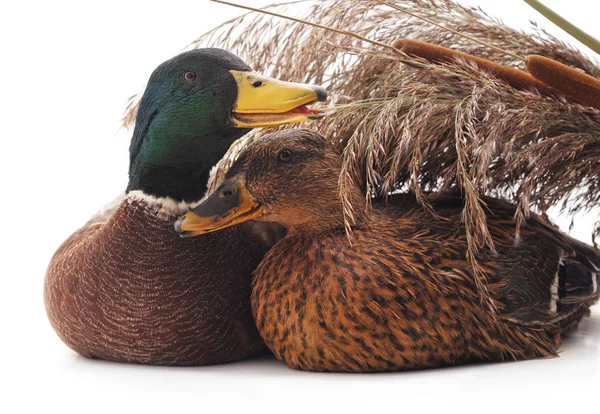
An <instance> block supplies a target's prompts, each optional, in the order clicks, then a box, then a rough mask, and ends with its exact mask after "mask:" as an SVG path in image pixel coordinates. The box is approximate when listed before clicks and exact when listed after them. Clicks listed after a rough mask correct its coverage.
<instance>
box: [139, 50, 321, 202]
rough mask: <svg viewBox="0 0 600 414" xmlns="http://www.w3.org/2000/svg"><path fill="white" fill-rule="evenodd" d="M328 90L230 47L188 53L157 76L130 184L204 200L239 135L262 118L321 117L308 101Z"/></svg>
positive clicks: (145, 102) (143, 111) (144, 107)
mask: <svg viewBox="0 0 600 414" xmlns="http://www.w3.org/2000/svg"><path fill="white" fill-rule="evenodd" d="M325 96H326V94H325V92H324V90H323V89H322V88H320V87H316V86H308V85H301V84H291V83H288V82H280V81H277V80H275V79H270V78H267V77H264V76H261V75H259V74H257V73H255V72H253V71H252V69H251V68H250V67H249V66H248V65H247V64H246V63H244V62H243V61H242V60H241V59H240V58H238V57H237V56H235V55H233V54H231V53H229V52H227V51H225V50H221V49H199V50H193V51H189V52H185V53H182V54H180V55H178V56H176V57H174V58H173V59H170V60H168V61H166V62H164V63H163V64H161V65H160V66H159V67H158V68H157V69H156V70H155V71H154V73H153V74H152V75H151V77H150V80H149V82H148V86H147V88H146V91H145V93H144V96H143V97H142V100H141V102H140V107H139V111H138V115H137V119H136V124H135V130H134V133H133V138H132V141H131V146H130V167H129V185H128V187H127V190H128V191H131V190H142V191H144V192H145V193H147V194H150V195H153V196H156V197H171V198H173V199H175V200H185V201H194V200H198V199H200V198H201V197H202V195H203V193H204V191H205V189H206V182H207V180H208V175H209V171H210V169H211V168H212V166H213V165H215V164H216V163H217V162H218V161H219V159H220V158H221V157H222V156H223V155H224V154H225V152H226V151H227V149H228V148H229V146H230V145H231V143H232V142H233V141H235V140H236V139H238V138H240V137H241V136H242V135H244V134H245V133H246V132H248V131H249V129H250V128H253V127H255V126H267V125H280V124H284V123H290V122H299V121H303V120H306V119H313V118H317V117H320V116H322V114H320V113H317V112H315V111H311V110H307V109H306V107H305V106H304V105H306V104H309V103H312V102H314V101H317V100H323V99H325ZM290 102H291V103H290Z"/></svg>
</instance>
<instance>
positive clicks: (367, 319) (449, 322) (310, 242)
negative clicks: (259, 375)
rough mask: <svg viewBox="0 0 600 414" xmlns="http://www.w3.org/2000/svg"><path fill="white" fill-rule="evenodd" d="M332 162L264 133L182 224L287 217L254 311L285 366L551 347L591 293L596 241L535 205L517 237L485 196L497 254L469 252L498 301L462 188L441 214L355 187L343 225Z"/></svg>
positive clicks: (599, 258)
mask: <svg viewBox="0 0 600 414" xmlns="http://www.w3.org/2000/svg"><path fill="white" fill-rule="evenodd" d="M340 169H341V159H340V155H339V153H337V152H336V150H335V149H334V148H333V147H332V146H331V144H329V143H328V142H327V141H326V140H325V139H324V138H323V137H321V136H319V135H317V134H315V133H312V132H307V131H299V130H295V131H294V130H291V131H282V132H279V133H275V134H269V135H268V136H265V137H263V138H262V139H260V140H258V141H256V142H254V143H253V144H252V145H250V146H249V147H247V148H246V149H245V150H244V151H243V152H242V153H241V154H240V156H239V158H238V159H237V161H236V162H235V163H234V164H233V166H232V167H231V169H230V170H229V172H228V173H227V176H226V180H225V181H224V182H223V184H222V185H221V186H220V187H219V188H218V189H217V190H216V191H215V192H214V193H213V194H212V195H211V196H210V197H209V198H207V199H206V200H204V201H203V202H202V203H201V204H199V205H198V206H197V207H196V208H194V209H193V210H192V211H191V212H189V213H187V214H186V215H185V216H183V217H181V218H180V219H179V220H178V221H177V223H176V228H177V230H178V231H179V232H182V233H183V235H188V236H193V235H199V234H204V235H203V236H201V238H202V237H207V236H210V235H211V234H213V233H212V232H214V231H222V230H223V229H225V231H227V229H228V228H230V226H233V225H235V224H240V223H243V222H246V221H247V220H250V219H252V220H260V221H266V222H268V221H275V222H277V223H280V224H281V225H283V226H284V227H285V228H286V229H287V234H286V236H285V238H283V239H282V240H280V241H278V242H277V243H276V244H275V246H274V247H273V248H272V249H271V250H270V251H269V252H268V253H267V254H266V256H265V257H264V259H263V260H262V262H261V263H260V265H259V266H258V268H257V269H256V271H255V272H254V278H253V291H252V311H253V315H254V318H255V320H256V323H257V327H258V330H259V332H260V334H261V336H262V337H263V339H264V340H265V342H266V344H267V346H268V347H269V348H270V349H271V351H272V352H273V353H274V354H275V356H276V357H277V358H279V359H280V360H282V361H284V362H285V363H286V364H287V365H289V366H290V367H293V368H297V369H303V370H311V371H347V372H372V371H390V370H392V371H393V370H404V369H417V368H427V367H437V366H443V365H453V364H461V363H466V362H473V361H502V360H507V359H512V360H522V359H529V358H536V357H546V356H554V355H556V354H557V350H558V348H559V346H560V344H561V339H562V336H563V335H564V334H565V333H566V332H568V331H570V330H571V329H574V328H575V327H576V326H577V324H578V322H579V321H580V320H581V318H582V317H583V316H584V315H587V314H588V313H589V307H590V306H591V305H592V304H593V303H595V302H596V301H597V300H598V295H599V293H598V282H599V278H600V251H598V250H597V249H594V248H592V247H591V246H587V245H585V244H584V243H581V242H579V241H577V240H575V239H573V238H571V237H569V236H567V235H565V234H563V233H561V232H560V231H558V230H557V229H556V228H555V227H553V226H552V225H550V224H549V223H547V222H545V221H544V220H543V219H542V218H540V217H536V216H532V217H531V218H529V219H528V221H527V223H526V225H525V226H524V227H523V228H522V230H521V238H520V242H519V243H518V245H515V240H514V229H515V226H514V221H513V217H514V211H515V207H514V206H513V205H510V204H508V203H506V202H504V201H502V200H498V199H493V198H484V201H485V203H486V204H487V207H488V212H487V220H488V225H489V230H490V232H491V235H492V238H493V240H494V242H495V244H496V249H497V255H494V254H492V253H490V252H484V251H480V252H479V254H478V256H477V260H478V264H479V266H480V268H481V269H482V271H483V272H484V273H485V277H486V281H487V284H486V291H487V294H488V295H489V297H490V298H489V299H491V301H492V302H493V303H494V304H495V307H496V311H495V312H494V311H492V310H491V309H490V307H488V306H487V301H482V300H481V299H482V298H481V296H480V293H479V291H478V289H477V286H476V284H475V279H474V276H473V267H472V263H471V262H469V261H468V260H467V257H466V251H467V239H466V235H465V234H466V233H465V228H464V225H463V224H462V223H461V211H462V208H463V200H462V199H461V198H460V197H458V196H456V195H452V194H440V195H439V196H438V197H437V199H436V200H435V201H433V202H432V206H433V207H434V208H435V212H436V214H437V215H439V217H436V216H434V215H433V214H431V212H430V211H426V210H424V209H423V208H422V207H421V206H420V205H419V204H418V202H417V201H416V199H415V197H414V196H413V195H411V194H398V195H393V196H390V199H389V200H388V202H387V203H386V202H385V201H384V200H374V202H373V203H374V204H373V206H372V208H371V209H367V206H366V200H365V197H364V194H363V193H362V192H361V190H360V188H359V187H358V186H353V187H351V190H350V191H351V192H350V194H348V199H349V200H350V202H351V205H352V208H353V210H352V214H353V218H354V220H353V223H352V229H351V234H350V235H348V234H347V233H346V230H345V219H344V214H343V211H342V210H343V209H342V202H341V200H340V194H339V188H338V176H339V171H340ZM205 233H208V234H205Z"/></svg>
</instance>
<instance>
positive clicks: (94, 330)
mask: <svg viewBox="0 0 600 414" xmlns="http://www.w3.org/2000/svg"><path fill="white" fill-rule="evenodd" d="M325 97H326V92H325V90H324V89H323V88H321V87H318V86H310V85H303V84H294V83H288V82H281V81H277V80H275V79H271V78H267V77H264V76H261V75H259V74H258V73H256V72H253V71H252V69H251V68H250V67H249V66H248V65H247V64H246V63H244V62H243V61H242V60H241V59H239V58H238V57H237V56H234V55H232V54H231V53H229V52H227V51H225V50H221V49H200V50H193V51H189V52H185V53H182V54H180V55H178V56H176V57H174V58H172V59H170V60H168V61H166V62H165V63H163V64H161V65H160V66H159V67H158V68H157V69H156V70H155V71H154V72H153V74H152V75H151V77H150V80H149V82H148V85H147V88H146V91H145V93H144V95H143V97H142V100H141V103H140V107H139V112H138V115H137V119H136V124H135V129H134V132H133V137H132V140H131V146H130V169H129V184H128V186H127V191H126V195H125V196H124V198H122V199H121V200H119V202H118V205H116V207H114V208H111V209H109V210H108V211H107V212H105V213H104V214H100V215H98V216H97V217H94V218H93V219H92V220H90V221H89V222H88V223H87V224H86V225H84V226H83V227H82V228H81V229H79V230H78V231H76V232H75V233H74V234H73V235H71V236H70V237H69V239H67V240H66V241H65V242H64V243H63V244H62V246H60V248H59V249H58V251H57V252H56V253H55V255H54V257H53V258H52V260H51V262H50V265H49V267H48V270H47V274H46V280H45V287H44V299H45V305H46V310H47V314H48V317H49V319H50V322H51V324H52V326H53V327H54V329H55V331H56V332H57V334H58V335H59V337H60V338H61V339H62V340H63V341H64V342H65V343H66V344H67V345H68V346H69V347H71V348H72V349H73V350H75V351H76V352H78V353H79V354H81V355H83V356H85V357H92V358H101V359H107V360H112V361H120V362H135V363H143V364H161V365H200V364H213V363H223V362H228V361H234V360H238V359H241V358H244V357H247V356H249V355H252V354H254V353H256V352H258V351H260V350H261V349H263V348H264V344H263V343H262V341H261V339H260V337H259V335H258V333H257V331H256V328H255V326H254V322H253V320H252V315H251V311H250V303H249V301H250V300H249V299H250V276H251V272H252V271H253V270H254V268H255V267H256V265H257V264H258V263H259V261H260V259H261V257H262V256H263V254H264V253H265V252H266V245H268V244H269V240H268V239H269V232H268V231H267V230H268V229H265V231H262V229H257V226H254V225H250V226H247V227H245V228H235V229H231V230H230V231H227V232H223V233H219V234H215V235H209V236H207V237H203V238H198V239H187V240H184V239H181V238H180V237H179V236H178V235H177V233H176V232H175V231H174V229H173V221H174V220H175V219H176V218H177V217H178V216H179V215H181V214H182V213H184V212H186V211H188V210H189V208H190V206H191V205H193V204H194V203H197V202H198V201H199V200H200V199H201V197H202V196H203V194H204V192H205V190H206V184H207V180H208V178H209V172H210V169H211V167H212V166H213V165H215V164H216V163H217V162H218V161H219V159H220V158H221V157H222V156H223V154H224V153H225V152H226V150H227V149H228V147H229V146H230V144H231V143H232V142H233V141H235V140H236V139H238V138H240V137H241V136H242V135H244V134H245V133H246V132H248V131H249V129H250V128H253V127H261V126H269V125H280V124H285V123H292V122H300V121H304V120H307V119H316V118H319V117H321V116H322V114H320V113H319V112H318V111H314V110H309V109H308V108H307V107H306V106H305V105H308V104H311V103H313V102H315V101H320V100H324V99H325Z"/></svg>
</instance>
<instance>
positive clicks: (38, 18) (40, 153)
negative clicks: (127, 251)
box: [0, 0, 600, 413]
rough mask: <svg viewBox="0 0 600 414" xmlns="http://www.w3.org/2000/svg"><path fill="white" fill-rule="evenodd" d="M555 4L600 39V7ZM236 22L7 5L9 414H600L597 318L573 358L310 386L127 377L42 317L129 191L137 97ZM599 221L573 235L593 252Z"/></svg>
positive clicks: (587, 2)
mask: <svg viewBox="0 0 600 414" xmlns="http://www.w3.org/2000/svg"><path fill="white" fill-rule="evenodd" d="M245 3H246V4H252V5H259V6H260V5H264V4H267V3H268V1H264V0H263V1H246V2H245ZM468 3H471V4H476V3H479V4H481V5H482V6H483V8H484V9H485V10H487V11H489V12H490V14H492V15H495V16H498V17H501V18H503V19H504V20H505V21H506V22H507V23H510V24H511V25H517V26H523V27H525V26H526V25H527V21H528V19H529V18H530V17H533V16H535V13H534V12H533V11H532V10H530V9H529V8H528V7H527V6H525V5H524V3H523V2H522V1H520V0H508V1H506V0H505V1H502V2H499V1H491V0H489V1H484V0H481V1H479V2H477V1H469V2H468ZM545 3H546V4H548V5H549V6H551V7H553V8H555V9H556V10H557V11H559V12H560V13H562V14H563V15H564V16H565V17H567V18H569V19H571V20H572V21H573V22H575V23H576V24H578V25H580V26H581V27H582V28H584V29H585V30H588V31H589V32H590V33H591V34H593V35H594V36H596V37H600V29H599V27H600V26H598V24H597V16H598V15H599V14H598V8H599V7H598V6H594V4H595V3H596V2H593V1H591V0H571V1H568V2H565V1H561V0H552V1H550V0H546V1H545ZM584 7H585V8H586V10H583V9H584ZM594 9H595V10H594ZM238 14H240V11H238V10H234V9H230V8H227V7H225V6H220V5H215V4H208V3H207V2H206V1H203V0H195V1H170V2H161V3H156V4H154V3H150V2H139V1H138V2H124V1H119V2H112V1H103V2H94V3H90V2H66V1H56V0H55V1H51V2H41V1H32V2H8V1H6V2H3V3H2V5H0V45H1V48H0V53H1V55H0V56H1V59H2V61H1V64H0V94H1V95H0V96H1V98H0V117H1V120H2V121H1V122H0V136H1V137H2V140H1V147H0V148H1V149H0V176H1V177H2V178H1V181H0V186H1V187H0V188H1V190H2V191H1V194H2V195H1V197H2V198H1V202H0V209H1V211H0V212H1V217H2V219H3V222H2V227H1V229H2V232H1V233H0V241H1V246H0V247H1V249H2V250H1V252H2V253H1V254H0V258H1V263H2V268H1V271H0V306H1V309H0V321H1V325H0V326H1V330H0V332H1V333H0V348H1V349H0V358H2V362H1V364H0V379H1V380H2V385H1V388H0V412H2V413H20V412H45V413H53V412H62V413H74V412H78V413H91V412H113V413H120V412H129V413H135V412H146V413H150V412H189V410H191V411H192V412H200V411H203V409H205V408H207V407H211V408H213V409H214V410H215V411H216V412H227V411H229V409H232V408H242V409H245V410H247V411H250V412H271V411H277V412H284V413H287V412H297V411H306V410H307V409H310V410H312V411H316V412H320V411H324V410H327V411H331V412H340V411H342V410H343V411H345V412H347V411H351V412H352V411H359V412H371V411H375V410H386V411H388V410H389V411H392V410H393V411H394V412H408V411H409V410H410V411H411V412H412V411H413V410H414V409H417V410H418V411H419V412H421V411H423V410H426V411H428V409H429V408H432V409H437V410H444V411H451V412H454V411H457V412H458V411H474V410H477V411H478V412H488V411H491V412H506V411H507V410H513V411H516V412H521V411H524V410H526V409H527V410H529V411H532V412H559V410H565V411H566V410H567V409H568V411H569V412H576V410H577V411H579V410H580V409H586V410H589V411H594V410H597V408H596V407H595V406H596V405H597V395H598V392H599V391H600V308H599V307H596V309H594V313H595V314H594V315H593V316H592V317H591V318H588V319H586V320H585V321H584V323H583V324H582V326H581V327H580V329H579V330H578V332H577V333H576V334H575V335H574V336H573V337H572V338H571V339H569V340H568V341H567V342H566V343H565V346H564V352H563V353H562V355H561V357H560V358H556V359H548V360H536V361H530V362H519V363H505V364H495V365H479V366H467V367H459V368H448V369H439V370H430V371H423V372H413V373H396V374H375V375H373V374H372V375H336V374H310V373H302V372H297V371H293V370H290V369H288V368H286V367H285V366H284V365H283V364H281V363H279V362H278V361H276V360H269V359H266V360H265V359H263V360H251V361H245V362H241V363H236V364H229V365H222V366H213V367H199V368H185V369H183V368H156V367H143V366H128V365H120V364H114V363H108V362H101V361H90V360H86V359H83V358H80V357H78V356H77V355H76V354H74V353H73V352H72V351H70V350H69V349H68V348H67V347H66V346H64V345H63V344H62V343H61V341H60V340H59V339H58V337H57V336H56V335H55V334H54V332H53V330H52V328H51V327H50V325H49V324H48V322H47V320H46V315H45V312H44V307H43V301H42V286H43V278H44V272H45V268H46V266H47V264H48V261H49V260H50V257H51V255H52V254H53V252H54V251H55V249H56V248H57V247H58V245H59V244H60V243H61V242H62V241H63V240H64V239H65V238H66V237H67V236H68V235H69V234H70V233H71V232H72V231H73V230H75V229H76V228H77V227H79V226H80V225H82V224H83V223H84V222H85V221H86V220H87V219H88V218H89V217H90V216H91V215H92V214H93V213H94V212H95V211H97V210H98V209H99V208H101V207H102V205H103V204H105V203H106V202H108V201H110V200H111V199H113V198H114V197H115V196H116V195H117V194H119V193H120V192H121V191H122V190H123V189H124V187H125V185H126V181H127V161H128V154H127V151H128V146H129V137H130V132H128V131H119V130H118V127H119V118H120V116H121V114H122V110H123V107H124V104H125V101H126V98H127V97H128V96H130V95H132V94H133V93H135V92H137V91H138V90H139V89H140V88H141V87H142V86H143V85H144V83H145V80H146V79H147V77H148V76H149V74H150V73H151V71H152V70H153V69H154V67H155V66H156V65H158V64H159V63H161V62H162V61H163V60H165V59H167V58H169V57H171V56H172V55H174V54H176V53H178V52H179V51H180V50H181V49H182V48H183V47H184V46H185V45H187V44H188V43H189V42H190V41H192V40H193V39H194V38H195V37H196V36H197V35H199V34H201V33H203V32H204V31H206V30H207V29H209V28H211V27H213V26H214V25H216V24H217V23H220V22H222V21H224V20H225V19H227V18H229V17H232V16H235V15H238ZM535 19H536V20H537V21H538V22H540V23H542V24H543V25H544V26H547V27H549V28H550V29H551V31H553V32H554V33H559V34H560V33H561V32H558V31H556V30H555V29H554V28H553V27H552V26H551V24H550V23H547V22H546V21H545V20H544V19H543V18H542V17H535ZM290 80H293V79H290ZM594 219H595V217H594V216H589V217H587V218H582V219H581V220H580V221H579V223H580V225H579V226H578V227H577V228H576V231H575V232H574V233H572V234H574V235H575V236H576V237H579V238H581V239H582V240H584V241H586V242H589V240H590V238H589V233H590V228H591V225H592V223H593V221H594ZM561 224H563V225H564V226H563V228H564V229H566V225H565V223H561ZM183 410H187V411H183Z"/></svg>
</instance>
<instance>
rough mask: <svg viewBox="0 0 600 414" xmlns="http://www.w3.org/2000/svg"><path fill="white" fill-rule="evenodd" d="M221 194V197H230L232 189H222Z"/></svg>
mask: <svg viewBox="0 0 600 414" xmlns="http://www.w3.org/2000/svg"><path fill="white" fill-rule="evenodd" d="M221 195H222V196H223V197H231V196H232V195H233V190H224V191H223V192H222V193H221Z"/></svg>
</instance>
